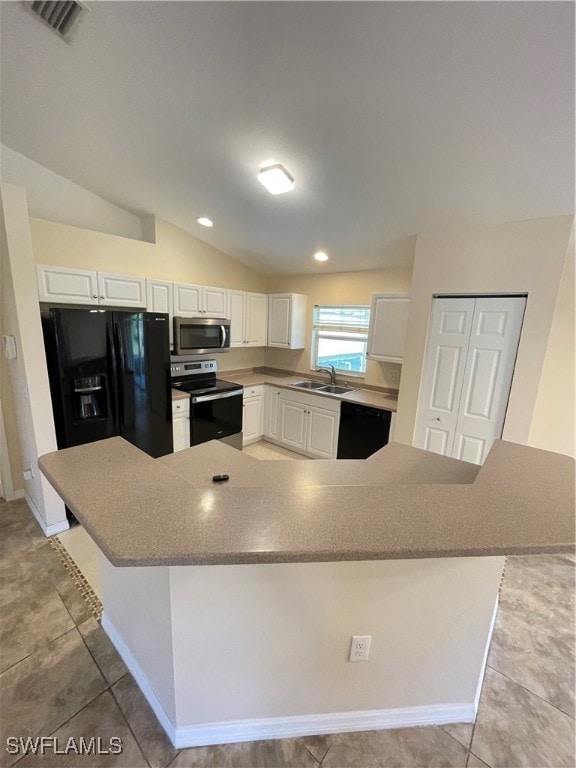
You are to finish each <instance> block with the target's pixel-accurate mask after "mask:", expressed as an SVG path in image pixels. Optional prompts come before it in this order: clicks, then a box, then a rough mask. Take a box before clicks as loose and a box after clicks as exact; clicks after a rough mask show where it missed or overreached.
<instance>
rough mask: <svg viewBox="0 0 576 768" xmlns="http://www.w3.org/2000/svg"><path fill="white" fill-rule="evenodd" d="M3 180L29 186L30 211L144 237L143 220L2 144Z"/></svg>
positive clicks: (86, 226)
mask: <svg viewBox="0 0 576 768" xmlns="http://www.w3.org/2000/svg"><path fill="white" fill-rule="evenodd" d="M0 159H1V163H0V169H1V171H0V174H1V180H2V181H5V182H10V183H12V184H19V185H20V186H22V187H25V189H26V194H27V197H28V208H29V211H30V215H31V216H34V217H37V218H40V219H50V220H51V221H58V222H60V223H62V224H71V225H73V226H75V227H85V228H86V229H94V230H97V231H98V232H108V233H109V234H112V235H121V236H122V237H130V238H134V239H136V240H140V239H142V237H143V234H142V221H141V219H140V217H139V216H136V215H134V214H133V213H130V212H128V211H125V210H124V209H123V208H120V207H118V206H117V205H113V204H112V203H109V202H108V201H107V200H104V199H103V198H102V197H98V195H95V194H93V193H92V192H89V191H88V190H87V189H84V187H81V186H79V185H78V184H74V183H73V182H72V181H69V180H68V179H65V178H64V177H63V176H60V175H58V174H57V173H54V172H53V171H50V170H48V168H44V166H42V165H39V164H38V163H35V162H34V161H33V160H29V159H28V158H27V157H24V155H20V154H18V152H15V151H14V150H13V149H10V148H9V147H6V146H4V145H2V146H0Z"/></svg>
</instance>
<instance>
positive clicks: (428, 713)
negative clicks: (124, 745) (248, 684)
mask: <svg viewBox="0 0 576 768" xmlns="http://www.w3.org/2000/svg"><path fill="white" fill-rule="evenodd" d="M102 627H103V629H104V631H105V632H106V634H107V635H108V637H109V638H110V640H111V641H112V643H113V644H114V646H115V647H116V650H117V651H118V653H119V654H120V656H121V657H122V660H123V661H124V663H125V664H126V666H127V667H128V669H129V670H130V672H131V673H132V675H133V676H134V679H135V680H136V682H137V683H138V685H139V686H140V689H141V691H142V693H143V694H144V696H145V697H146V699H147V701H148V703H149V704H150V706H151V707H152V709H153V711H154V713H155V715H156V717H157V718H158V720H159V721H160V723H161V725H162V727H163V728H164V730H165V731H166V733H167V735H168V738H169V739H170V741H171V742H172V744H173V746H174V747H175V748H176V749H182V748H184V747H203V746H208V745H212V744H233V743H235V742H240V741H259V740H261V739H287V738H293V737H296V736H316V735H320V734H327V733H345V732H351V731H372V730H381V729H385V728H409V727H411V726H417V725H447V724H449V723H472V722H474V718H475V715H476V709H475V704H474V703H473V702H470V703H466V704H429V705H424V706H416V707H401V708H399V709H375V710H361V711H357V712H327V713H324V714H318V715H292V716H287V717H267V718H259V719H252V720H228V721H225V722H220V723H202V724H200V725H188V726H179V727H176V726H175V725H174V723H173V722H172V721H171V720H170V718H169V717H168V715H167V714H166V712H165V710H164V708H163V707H162V704H161V703H160V701H159V699H158V697H157V696H156V694H155V692H154V689H153V688H152V686H151V684H150V681H149V680H148V678H147V676H146V674H145V673H144V671H143V670H142V668H141V667H140V665H139V664H138V662H137V661H136V659H135V658H134V656H133V655H132V652H131V651H130V649H129V648H128V646H127V645H126V643H125V642H124V640H123V638H122V637H121V635H120V633H119V632H118V631H117V630H116V628H115V627H114V625H113V624H112V622H111V621H110V620H109V619H108V616H107V615H106V613H105V612H104V614H103V616H102Z"/></svg>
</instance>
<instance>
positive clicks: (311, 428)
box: [306, 407, 340, 459]
mask: <svg viewBox="0 0 576 768" xmlns="http://www.w3.org/2000/svg"><path fill="white" fill-rule="evenodd" d="M339 425H340V412H334V411H327V410H326V409H325V408H316V407H314V408H310V409H309V410H308V442H307V445H306V453H307V454H308V455H309V456H316V457H318V458H319V459H335V458H336V452H337V449H338V427H339Z"/></svg>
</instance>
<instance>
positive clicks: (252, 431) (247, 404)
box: [242, 386, 264, 445]
mask: <svg viewBox="0 0 576 768" xmlns="http://www.w3.org/2000/svg"><path fill="white" fill-rule="evenodd" d="M242 405H243V409H242V410H243V416H242V433H243V442H242V444H243V445H249V444H250V443H255V442H256V441H257V440H260V438H261V437H262V425H263V419H264V387H263V386H257V387H246V388H245V389H244V397H243V403H242Z"/></svg>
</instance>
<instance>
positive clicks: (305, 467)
mask: <svg viewBox="0 0 576 768" xmlns="http://www.w3.org/2000/svg"><path fill="white" fill-rule="evenodd" d="M39 465H40V468H41V470H42V472H43V473H44V474H45V475H46V477H47V478H48V480H49V481H50V482H51V483H52V485H53V486H54V488H55V489H56V490H57V492H58V493H59V494H60V496H61V497H62V498H63V500H64V501H65V503H66V504H67V505H68V506H69V507H70V509H71V510H72V511H73V512H74V514H75V515H76V517H77V518H78V520H79V521H80V522H81V523H82V525H83V526H84V527H85V528H86V530H87V531H88V533H89V534H90V535H91V536H92V538H93V539H94V541H95V542H96V544H97V545H98V547H99V548H100V549H101V550H102V552H103V553H104V554H105V555H106V557H107V558H108V559H109V560H110V562H111V563H112V564H113V565H116V566H156V565H164V566H168V565H230V564H242V563H288V562H315V561H317V562H323V561H324V562H326V561H346V560H382V559H407V558H428V557H459V556H482V555H508V554H537V553H541V552H570V551H573V549H574V460H572V459H570V458H569V457H566V456H562V455H560V454H555V453H550V452H547V451H540V450H537V449H535V448H528V447H526V446H520V445H515V444H513V443H508V442H504V441H500V440H498V441H496V442H495V444H494V446H493V447H492V450H491V451H490V454H489V455H488V457H487V459H486V462H485V464H484V466H483V467H477V466H475V465H470V464H466V463H464V462H459V461H456V460H454V459H450V458H446V457H442V456H437V455H435V454H431V453H427V452H426V451H422V450H420V449H418V448H412V447H410V446H405V445H400V444H397V443H391V444H389V445H388V446H386V447H384V448H382V449H381V450H380V451H378V452H377V453H376V454H374V455H373V456H372V457H371V458H370V459H368V460H366V461H353V460H347V461H341V460H340V461H336V460H333V461H318V460H302V461H297V462H296V461H295V462H290V461H269V462H266V461H261V460H258V459H254V458H252V457H250V456H247V455H245V454H243V453H242V452H240V451H236V450H235V449H233V448H231V447H229V446H227V445H224V444H223V443H220V442H218V441H213V442H210V443H204V444H203V445H198V446H195V447H193V448H189V449H186V450H184V451H180V452H178V453H177V454H173V455H171V456H165V457H163V458H162V459H153V458H151V457H150V456H148V455H146V454H145V453H143V452H142V451H140V450H139V449H138V448H136V447H135V446H133V445H131V444H130V443H128V442H126V441H125V440H123V439H122V438H120V437H113V438H110V439H108V440H101V441H99V442H96V443H89V444H87V445H80V446H76V447H74V448H67V449H65V450H62V451H57V452H55V453H50V454H46V455H45V456H42V457H41V458H40V460H39ZM223 473H226V474H229V475H230V480H229V481H228V482H227V483H223V484H214V483H212V481H211V477H212V475H213V474H223ZM279 488H281V492H279Z"/></svg>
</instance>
